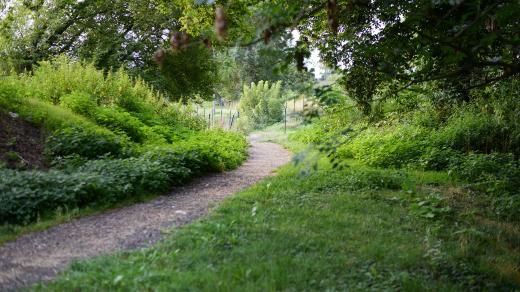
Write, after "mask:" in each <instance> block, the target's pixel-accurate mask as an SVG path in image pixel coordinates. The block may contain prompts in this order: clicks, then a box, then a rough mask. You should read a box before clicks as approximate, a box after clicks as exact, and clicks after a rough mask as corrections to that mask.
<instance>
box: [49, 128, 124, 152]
mask: <svg viewBox="0 0 520 292" xmlns="http://www.w3.org/2000/svg"><path fill="white" fill-rule="evenodd" d="M129 146H130V143H129V139H128V137H126V136H125V135H122V134H119V135H116V134H114V133H113V132H111V131H109V130H107V129H104V128H99V127H88V126H79V125H78V126H71V127H66V128H63V129H60V130H56V131H55V132H54V133H53V134H52V135H50V136H49V137H48V139H47V142H46V145H45V150H46V152H47V155H49V156H50V157H58V156H68V155H72V154H77V155H80V156H82V157H85V158H89V159H94V158H98V157H101V156H107V155H108V156H114V157H121V156H127V155H128V154H129V153H128V152H129V151H130V149H128V147H129Z"/></svg>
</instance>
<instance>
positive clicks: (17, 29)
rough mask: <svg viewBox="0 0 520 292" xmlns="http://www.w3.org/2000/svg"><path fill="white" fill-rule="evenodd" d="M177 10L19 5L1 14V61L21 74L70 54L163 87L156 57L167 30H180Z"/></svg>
mask: <svg viewBox="0 0 520 292" xmlns="http://www.w3.org/2000/svg"><path fill="white" fill-rule="evenodd" d="M177 7H178V6H177V5H159V4H157V3H154V4H150V3H148V2H147V1H143V0H135V1H119V0H118V1H111V2H70V1H62V0H52V1H50V2H48V3H45V4H43V3H41V2H34V3H33V2H23V1H15V2H12V3H10V5H9V7H7V8H6V9H5V11H2V13H0V14H2V17H1V19H0V27H1V29H0V59H1V60H2V61H4V60H5V63H7V64H9V65H11V66H13V67H15V68H16V69H17V70H18V72H21V71H23V70H24V69H28V70H31V69H32V67H33V66H35V65H36V64H37V63H38V62H40V61H43V60H48V59H52V58H53V57H56V56H58V55H60V54H64V53H66V54H67V55H69V56H71V57H73V58H74V59H76V60H88V61H89V62H93V63H94V65H95V66H96V67H97V68H102V69H104V70H112V69H118V68H121V67H126V68H129V69H130V70H131V71H132V75H134V76H141V77H143V78H144V79H146V80H147V81H152V82H153V83H154V84H155V85H154V86H155V87H156V88H162V87H164V84H162V83H161V81H162V80H161V79H160V78H157V75H158V73H159V72H158V71H159V70H158V68H157V66H156V65H155V64H154V63H153V62H152V60H151V59H152V55H153V52H154V51H155V50H156V49H157V48H158V47H159V46H161V45H162V44H163V42H164V40H163V39H164V38H167V37H168V32H167V31H166V29H168V30H176V29H179V28H180V25H179V20H178V18H179V16H180V15H179V10H178V8H177ZM4 13H5V14H4ZM4 16H5V17H4ZM3 65H5V64H4V62H2V64H1V65H0V66H1V67H3Z"/></svg>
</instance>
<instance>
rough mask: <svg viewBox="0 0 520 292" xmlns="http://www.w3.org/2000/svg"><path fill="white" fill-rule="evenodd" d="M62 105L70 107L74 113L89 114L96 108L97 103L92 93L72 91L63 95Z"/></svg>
mask: <svg viewBox="0 0 520 292" xmlns="http://www.w3.org/2000/svg"><path fill="white" fill-rule="evenodd" d="M60 105H61V106H64V107H66V108H68V109H70V110H71V111H72V112H74V113H77V114H80V115H83V116H89V115H91V114H92V112H93V111H94V109H95V108H96V106H97V103H96V100H94V98H93V97H92V96H91V95H90V94H88V93H84V92H81V91H73V92H72V93H69V94H65V95H63V96H61V98H60Z"/></svg>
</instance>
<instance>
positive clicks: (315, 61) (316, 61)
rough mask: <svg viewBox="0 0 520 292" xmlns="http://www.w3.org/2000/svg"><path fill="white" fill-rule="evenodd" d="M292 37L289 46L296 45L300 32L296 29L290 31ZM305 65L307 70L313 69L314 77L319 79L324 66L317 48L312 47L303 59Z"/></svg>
mask: <svg viewBox="0 0 520 292" xmlns="http://www.w3.org/2000/svg"><path fill="white" fill-rule="evenodd" d="M291 35H292V39H291V40H290V41H289V45H290V46H296V42H297V41H298V40H300V32H299V31H298V30H295V29H294V30H292V31H291ZM305 67H307V69H309V70H313V71H314V77H316V79H320V78H321V76H322V75H323V73H324V72H325V66H324V65H323V62H322V61H321V58H320V52H319V51H318V49H315V48H313V49H312V50H311V56H310V57H309V58H306V59H305Z"/></svg>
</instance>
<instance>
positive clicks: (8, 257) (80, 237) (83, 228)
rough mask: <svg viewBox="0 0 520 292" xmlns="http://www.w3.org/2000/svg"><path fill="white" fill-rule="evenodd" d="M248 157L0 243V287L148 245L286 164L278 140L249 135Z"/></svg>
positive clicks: (21, 284)
mask: <svg viewBox="0 0 520 292" xmlns="http://www.w3.org/2000/svg"><path fill="white" fill-rule="evenodd" d="M250 143H251V148H250V150H249V152H250V157H249V159H248V160H247V161H246V162H245V163H244V164H243V165H242V166H241V167H239V168H238V169H236V170H233V171H230V172H224V173H219V174H212V175H209V176H205V177H202V178H199V179H196V180H194V181H193V182H192V183H190V184H189V185H187V186H184V187H179V188H176V189H174V190H173V191H172V192H171V193H170V194H169V195H166V196H161V197H159V198H157V199H154V200H152V201H150V202H147V203H142V204H137V205H133V206H130V207H127V208H121V209H117V210H113V211H110V212H107V213H103V214H99V215H95V216H90V217H84V218H80V219H77V220H74V221H72V222H70V223H66V224H62V225H59V226H56V227H54V228H51V229H48V230H45V231H42V232H36V233H32V234H27V235H24V236H22V237H20V238H18V239H17V240H15V241H12V242H9V243H7V244H5V245H4V246H2V247H0V291H8V290H15V289H17V288H21V287H24V286H27V285H30V284H32V283H35V282H38V281H45V280H49V279H52V277H54V275H55V274H56V273H57V272H59V271H60V270H62V269H63V268H64V267H66V265H67V264H69V263H70V262H71V261H73V260H78V259H84V258H88V257H93V256H97V255H100V254H103V253H109V252H113V251H118V250H130V249H136V248H140V247H144V246H147V245H150V244H151V243H153V242H156V241H157V240H159V239H160V238H161V230H164V229H166V228H169V227H172V226H181V225H183V224H186V223H188V222H190V221H192V220H194V219H197V218H199V217H201V216H203V215H205V214H207V212H208V210H209V208H210V207H211V206H212V205H213V204H214V203H215V202H217V201H220V200H222V199H224V198H225V197H227V196H229V195H232V194H233V193H235V192H237V191H239V190H241V189H243V188H245V187H247V186H250V185H252V184H254V183H255V182H257V181H259V180H260V179H262V178H264V177H266V176H268V175H270V174H271V173H272V172H273V170H275V169H276V168H278V167H279V166H281V165H283V164H285V163H287V162H288V161H289V160H290V157H291V155H290V154H289V152H287V151H286V150H284V149H283V148H282V147H280V146H279V145H277V144H273V143H261V142H259V137H258V136H250Z"/></svg>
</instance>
